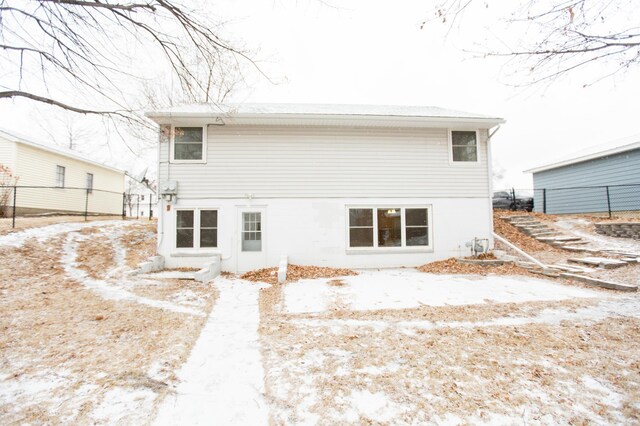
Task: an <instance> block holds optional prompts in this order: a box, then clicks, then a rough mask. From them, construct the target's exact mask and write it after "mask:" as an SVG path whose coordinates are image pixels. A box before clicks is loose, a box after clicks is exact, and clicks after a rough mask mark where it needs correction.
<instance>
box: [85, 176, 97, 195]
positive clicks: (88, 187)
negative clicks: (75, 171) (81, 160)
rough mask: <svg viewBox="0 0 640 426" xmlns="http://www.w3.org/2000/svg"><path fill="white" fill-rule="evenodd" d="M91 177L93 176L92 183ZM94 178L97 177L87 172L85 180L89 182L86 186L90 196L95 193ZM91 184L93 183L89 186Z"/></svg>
mask: <svg viewBox="0 0 640 426" xmlns="http://www.w3.org/2000/svg"><path fill="white" fill-rule="evenodd" d="M89 176H91V182H89ZM94 177H95V176H94V175H93V173H88V172H87V175H86V177H85V179H86V180H87V181H86V185H85V186H86V187H87V192H88V193H89V194H91V193H92V192H93V179H94ZM89 183H91V185H89Z"/></svg>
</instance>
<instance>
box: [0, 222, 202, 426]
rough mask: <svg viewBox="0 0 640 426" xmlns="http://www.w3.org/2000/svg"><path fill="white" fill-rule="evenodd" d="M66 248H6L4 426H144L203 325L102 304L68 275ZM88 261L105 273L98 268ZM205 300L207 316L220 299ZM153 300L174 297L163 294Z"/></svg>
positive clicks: (2, 275) (1, 273) (0, 317)
mask: <svg viewBox="0 0 640 426" xmlns="http://www.w3.org/2000/svg"><path fill="white" fill-rule="evenodd" d="M125 232H131V233H133V234H136V233H138V232H140V229H138V228H137V227H135V226H134V227H132V228H131V229H129V228H127V229H126V231H125ZM90 234H91V233H90ZM99 235H100V234H95V236H96V237H95V238H99V239H100V241H96V243H102V238H103V237H102V238H101V237H99ZM90 238H91V237H90ZM129 240H132V241H133V240H136V238H135V237H131V238H129ZM63 242H64V236H61V237H59V238H56V239H51V240H49V241H47V242H46V243H38V242H36V241H35V240H29V241H27V242H26V243H25V245H24V246H23V247H19V248H11V249H8V248H4V249H0V257H2V260H3V261H2V262H0V296H1V297H0V387H2V388H3V389H4V390H5V391H4V392H3V393H2V395H0V419H2V421H1V422H2V423H4V424H13V423H32V424H33V423H35V424H59V423H80V424H89V423H91V424H95V423H98V424H100V423H105V422H107V423H109V422H110V423H146V422H148V421H149V419H150V418H152V417H151V415H152V411H153V409H154V404H155V403H156V402H157V401H158V400H159V399H161V398H162V396H163V395H164V394H165V393H166V392H168V389H169V386H168V384H170V383H171V382H172V381H173V380H175V379H176V377H175V371H176V370H177V369H178V368H179V366H180V365H181V364H182V363H183V362H184V360H185V359H186V358H187V357H188V355H189V353H190V351H191V348H192V346H193V345H194V343H195V341H196V339H197V337H198V335H199V334H200V331H201V329H202V327H203V325H204V322H205V317H198V316H194V315H188V314H182V313H176V312H173V311H169V310H164V309H159V308H155V307H151V306H148V305H143V304H139V303H136V302H135V301H128V300H118V301H115V300H106V299H104V298H102V297H100V296H99V295H98V294H97V293H96V292H94V291H92V290H90V289H88V288H87V287H85V286H83V285H82V284H81V283H79V282H77V281H76V280H74V279H71V278H69V277H68V276H66V275H65V271H64V268H63V266H62V264H61V254H62V246H63ZM131 250H134V248H133V247H132V248H131ZM102 254H103V253H102V252H100V255H102ZM92 255H93V253H92V252H89V251H87V252H86V253H85V257H86V259H89V258H90V256H92ZM89 263H90V264H91V265H92V267H91V268H92V269H91V271H93V272H94V273H96V275H103V274H102V273H100V272H98V271H99V268H98V263H94V262H92V261H89ZM94 267H95V270H94V269H93V268H94ZM169 287H170V286H169ZM160 288H162V286H158V289H160ZM171 289H172V290H175V291H174V292H173V293H174V294H175V293H179V291H180V290H178V289H176V288H171ZM191 290H192V291H193V292H196V290H194V289H191ZM198 291H200V290H198ZM201 293H206V294H207V295H208V299H207V304H206V305H204V306H201V309H202V310H203V311H205V310H208V309H210V307H211V303H212V301H213V299H214V298H215V291H214V290H213V289H212V288H207V289H206V290H205V289H203V290H202V291H201ZM148 295H149V297H154V298H156V299H165V298H168V299H171V295H170V294H169V293H168V292H167V293H165V289H162V290H159V291H158V292H157V293H153V292H152V290H149V293H148ZM118 404H120V405H118ZM127 404H128V405H127ZM131 404H133V405H131ZM105 407H106V408H105ZM110 407H111V408H110ZM113 407H115V409H114V408H113ZM127 407H128V408H127ZM132 407H135V409H134V408H132ZM98 409H99V410H98ZM109 409H111V411H109ZM105 410H106V411H105ZM98 411H99V412H101V413H102V414H101V416H102V417H96V415H97V414H96V413H97V412H98ZM113 416H115V417H113Z"/></svg>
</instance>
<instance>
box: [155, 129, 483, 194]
mask: <svg viewBox="0 0 640 426" xmlns="http://www.w3.org/2000/svg"><path fill="white" fill-rule="evenodd" d="M207 133H208V136H207V141H208V143H207V162H206V164H170V163H169V154H170V153H169V145H170V143H168V142H169V141H168V138H164V139H162V143H161V144H160V171H159V174H160V181H163V180H167V179H168V177H169V176H170V178H171V180H176V181H178V183H179V197H180V198H182V199H197V198H232V197H238V198H245V197H248V196H249V194H251V196H252V197H256V198H258V197H262V198H265V197H294V198H296V197H298V198H300V197H315V198H322V197H422V198H426V197H474V198H485V197H488V196H489V180H488V167H487V142H486V138H487V131H486V130H484V129H483V130H481V131H479V132H478V134H479V139H478V162H474V163H470V164H467V167H457V165H452V164H451V163H450V149H449V131H448V130H447V129H444V128H443V129H439V128H437V129H432V128H421V129H419V128H409V129H407V128H365V127H360V128H344V127H329V128H326V127H294V126H290V127H285V126H230V125H227V126H208V132H207ZM169 168H170V173H169Z"/></svg>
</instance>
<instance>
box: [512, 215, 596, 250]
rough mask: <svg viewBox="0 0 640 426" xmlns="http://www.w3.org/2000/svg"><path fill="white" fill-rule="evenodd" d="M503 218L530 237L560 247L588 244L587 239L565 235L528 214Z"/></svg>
mask: <svg viewBox="0 0 640 426" xmlns="http://www.w3.org/2000/svg"><path fill="white" fill-rule="evenodd" d="M503 219H506V220H507V221H508V222H510V223H511V224H512V225H513V226H515V227H516V228H518V229H519V230H520V231H521V232H524V233H525V234H527V235H529V236H530V237H533V238H535V239H536V240H538V241H540V242H543V243H547V244H551V245H554V246H559V247H563V246H575V245H576V244H578V245H579V244H586V241H583V240H582V238H580V237H574V236H570V235H563V234H561V233H559V232H558V231H557V230H555V229H553V228H550V227H549V226H547V225H545V224H544V223H541V222H540V221H538V220H536V219H534V218H533V217H531V216H528V215H522V216H507V217H504V218H503Z"/></svg>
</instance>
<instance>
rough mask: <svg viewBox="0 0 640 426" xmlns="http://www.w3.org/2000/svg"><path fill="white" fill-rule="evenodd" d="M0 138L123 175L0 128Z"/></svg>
mask: <svg viewBox="0 0 640 426" xmlns="http://www.w3.org/2000/svg"><path fill="white" fill-rule="evenodd" d="M0 137H2V138H4V139H6V140H8V141H11V142H15V143H19V144H22V145H27V146H30V147H33V148H37V149H40V150H42V151H47V152H51V153H53V154H58V155H63V156H65V157H69V158H73V159H74V160H78V161H82V162H83V163H89V164H91V165H93V166H97V167H102V168H104V169H108V170H111V171H114V172H118V173H124V170H121V169H118V168H116V167H112V166H109V165H106V164H103V163H99V162H97V161H94V160H92V159H90V158H88V157H85V156H84V155H82V154H80V153H78V152H76V151H73V150H71V149H68V148H62V147H59V146H51V145H47V144H45V143H43V142H40V141H36V140H35V139H32V138H30V137H28V136H24V135H21V134H19V133H16V132H14V131H12V130H7V129H3V128H0Z"/></svg>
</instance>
